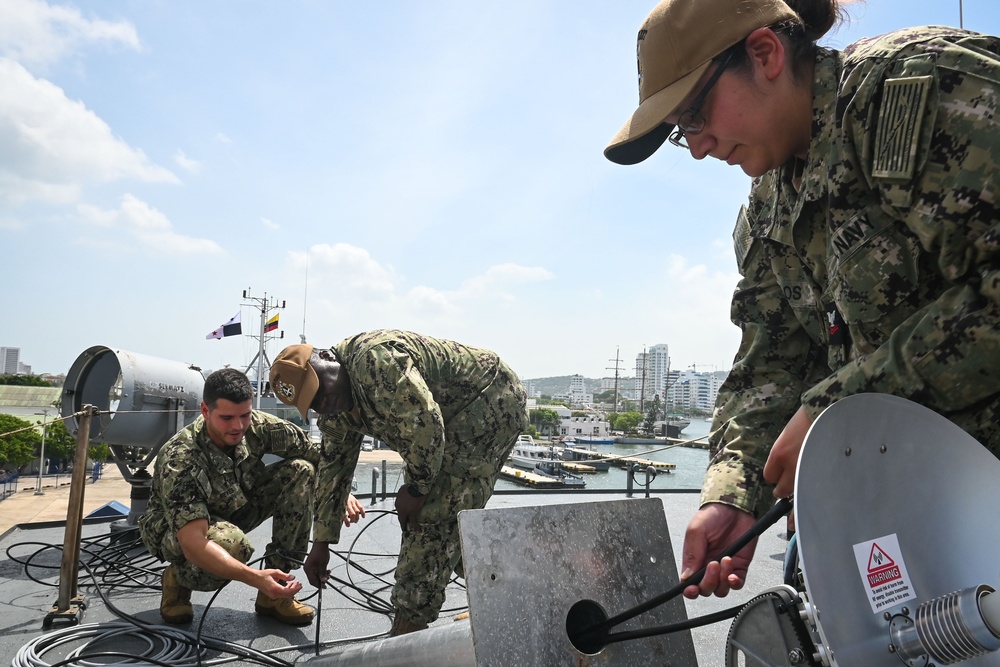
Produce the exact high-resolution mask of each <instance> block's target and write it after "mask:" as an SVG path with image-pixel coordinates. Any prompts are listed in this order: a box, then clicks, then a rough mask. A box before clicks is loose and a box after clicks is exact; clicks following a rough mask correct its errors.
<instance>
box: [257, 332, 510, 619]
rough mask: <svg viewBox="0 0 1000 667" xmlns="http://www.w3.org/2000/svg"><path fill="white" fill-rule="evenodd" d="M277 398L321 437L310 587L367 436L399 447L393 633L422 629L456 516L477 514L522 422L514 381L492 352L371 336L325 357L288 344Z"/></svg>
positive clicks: (433, 608)
mask: <svg viewBox="0 0 1000 667" xmlns="http://www.w3.org/2000/svg"><path fill="white" fill-rule="evenodd" d="M271 386H272V387H273V388H274V392H275V395H277V396H278V397H279V398H281V400H283V401H284V402H285V403H288V404H289V405H295V406H297V407H298V408H299V410H300V411H301V412H302V414H303V416H305V415H306V414H307V413H308V411H309V409H310V408H312V409H313V410H315V411H316V412H317V413H319V415H320V420H319V429H320V431H321V432H322V433H323V448H322V459H321V462H320V466H319V471H318V473H317V474H318V485H317V494H316V521H315V528H314V533H313V540H314V542H313V547H312V551H311V552H310V554H309V557H308V559H307V560H306V564H305V572H306V576H308V577H309V582H310V583H312V584H313V585H315V586H320V585H323V583H324V582H326V580H327V579H328V577H329V571H328V570H327V563H328V561H329V551H328V545H329V544H335V543H336V542H337V540H338V539H339V535H340V525H339V523H340V522H339V520H338V517H340V516H342V515H343V511H344V510H343V508H344V503H345V501H346V499H347V494H348V491H349V490H350V483H351V479H352V478H353V474H354V468H355V466H356V465H357V462H358V455H359V452H360V450H361V440H362V438H363V437H364V436H365V435H366V434H367V435H371V436H373V437H375V438H378V439H379V440H382V441H383V442H385V443H386V444H387V445H389V447H390V448H392V449H393V450H394V451H396V452H398V453H399V454H400V456H401V457H402V458H403V462H404V464H405V468H404V475H405V481H406V484H405V485H404V486H403V488H401V489H400V490H399V492H398V493H397V494H396V511H397V513H398V515H399V523H400V526H401V527H402V529H403V537H402V544H401V546H400V551H399V561H398V564H397V565H396V574H395V578H396V583H395V585H394V586H393V589H392V598H391V599H392V605H393V607H394V609H395V617H394V619H393V624H392V629H391V631H390V634H392V635H400V634H405V633H408V632H412V631H414V630H420V629H423V628H425V627H427V624H428V623H431V622H432V621H434V620H435V619H436V618H437V617H438V613H439V612H440V610H441V606H442V605H443V604H444V593H445V588H446V587H447V585H448V580H449V579H450V577H451V573H452V571H453V570H454V571H457V572H459V573H461V571H462V570H461V566H460V565H461V564H460V553H459V544H458V512H459V511H461V510H464V509H479V508H482V507H484V506H485V505H486V501H487V500H489V498H490V496H491V495H492V494H493V486H494V485H495V484H496V481H497V478H498V477H499V475H500V468H501V467H502V466H503V464H504V462H505V461H506V460H507V456H508V454H510V451H511V449H513V447H514V443H515V442H516V441H517V436H518V435H519V434H520V433H521V432H522V431H523V430H524V428H525V427H526V426H527V420H528V416H527V410H526V396H525V392H524V388H523V387H522V385H521V381H520V380H519V379H518V377H517V375H516V374H515V373H514V372H513V371H512V370H511V369H510V367H508V366H507V364H505V363H504V362H503V361H502V360H501V359H500V358H499V357H498V356H497V355H496V354H495V353H493V352H491V351H489V350H484V349H480V348H475V347H470V346H468V345H462V344H460V343H455V342H452V341H447V340H440V339H436V338H431V337H429V336H422V335H419V334H415V333H410V332H407V331H394V330H379V331H369V332H365V333H361V334H358V335H356V336H352V337H351V338H347V339H346V340H343V341H341V342H340V343H338V344H337V345H335V346H334V347H333V349H330V350H321V349H314V348H313V347H312V346H311V345H292V346H290V347H287V348H285V349H284V350H283V351H282V352H281V354H279V355H278V357H277V358H276V359H275V360H274V364H273V365H272V366H271Z"/></svg>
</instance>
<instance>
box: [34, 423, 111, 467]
mask: <svg viewBox="0 0 1000 667" xmlns="http://www.w3.org/2000/svg"><path fill="white" fill-rule="evenodd" d="M110 457H111V450H110V448H108V446H107V445H105V444H104V443H99V444H96V445H89V446H88V447H87V458H89V459H90V460H91V461H107V460H108V459H109V458H110ZM45 458H47V459H50V460H52V461H60V462H62V463H68V462H70V461H72V460H73V459H74V458H76V436H75V435H73V434H72V433H70V432H69V430H67V428H66V421H65V420H62V419H57V420H55V421H51V422H49V423H48V425H47V426H46V428H45Z"/></svg>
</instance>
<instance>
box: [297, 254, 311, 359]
mask: <svg viewBox="0 0 1000 667" xmlns="http://www.w3.org/2000/svg"><path fill="white" fill-rule="evenodd" d="M308 297H309V248H306V279H305V284H304V285H303V286H302V333H300V334H299V339H300V340H299V342H300V343H302V344H303V345H305V343H306V306H307V305H308V304H309V299H308Z"/></svg>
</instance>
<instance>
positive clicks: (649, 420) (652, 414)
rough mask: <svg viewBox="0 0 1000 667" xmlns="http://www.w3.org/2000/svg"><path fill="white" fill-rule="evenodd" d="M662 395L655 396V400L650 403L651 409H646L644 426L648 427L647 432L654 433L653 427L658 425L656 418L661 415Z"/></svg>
mask: <svg viewBox="0 0 1000 667" xmlns="http://www.w3.org/2000/svg"><path fill="white" fill-rule="evenodd" d="M660 412H661V410H660V397H659V396H654V397H653V402H652V403H650V404H649V409H648V410H646V420H645V423H644V424H643V426H644V427H645V428H646V433H652V432H653V428H654V426H655V425H656V420H657V419H658V418H659V417H660Z"/></svg>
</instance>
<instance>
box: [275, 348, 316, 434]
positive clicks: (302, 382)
mask: <svg viewBox="0 0 1000 667" xmlns="http://www.w3.org/2000/svg"><path fill="white" fill-rule="evenodd" d="M312 353H313V346H312V345H289V346H288V347H286V348H285V349H284V350H282V351H281V353H280V354H279V355H278V356H277V357H275V359H274V363H272V364H271V389H272V390H273V391H274V395H275V396H277V397H278V398H279V399H281V402H282V403H284V404H285V405H294V406H295V407H297V408H298V409H299V412H300V413H302V419H304V420H306V421H308V420H309V406H310V405H312V402H313V400H314V399H315V398H316V393H317V392H318V391H319V376H318V375H316V371H315V370H314V369H313V367H312V365H311V364H310V363H309V358H310V357H312Z"/></svg>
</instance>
